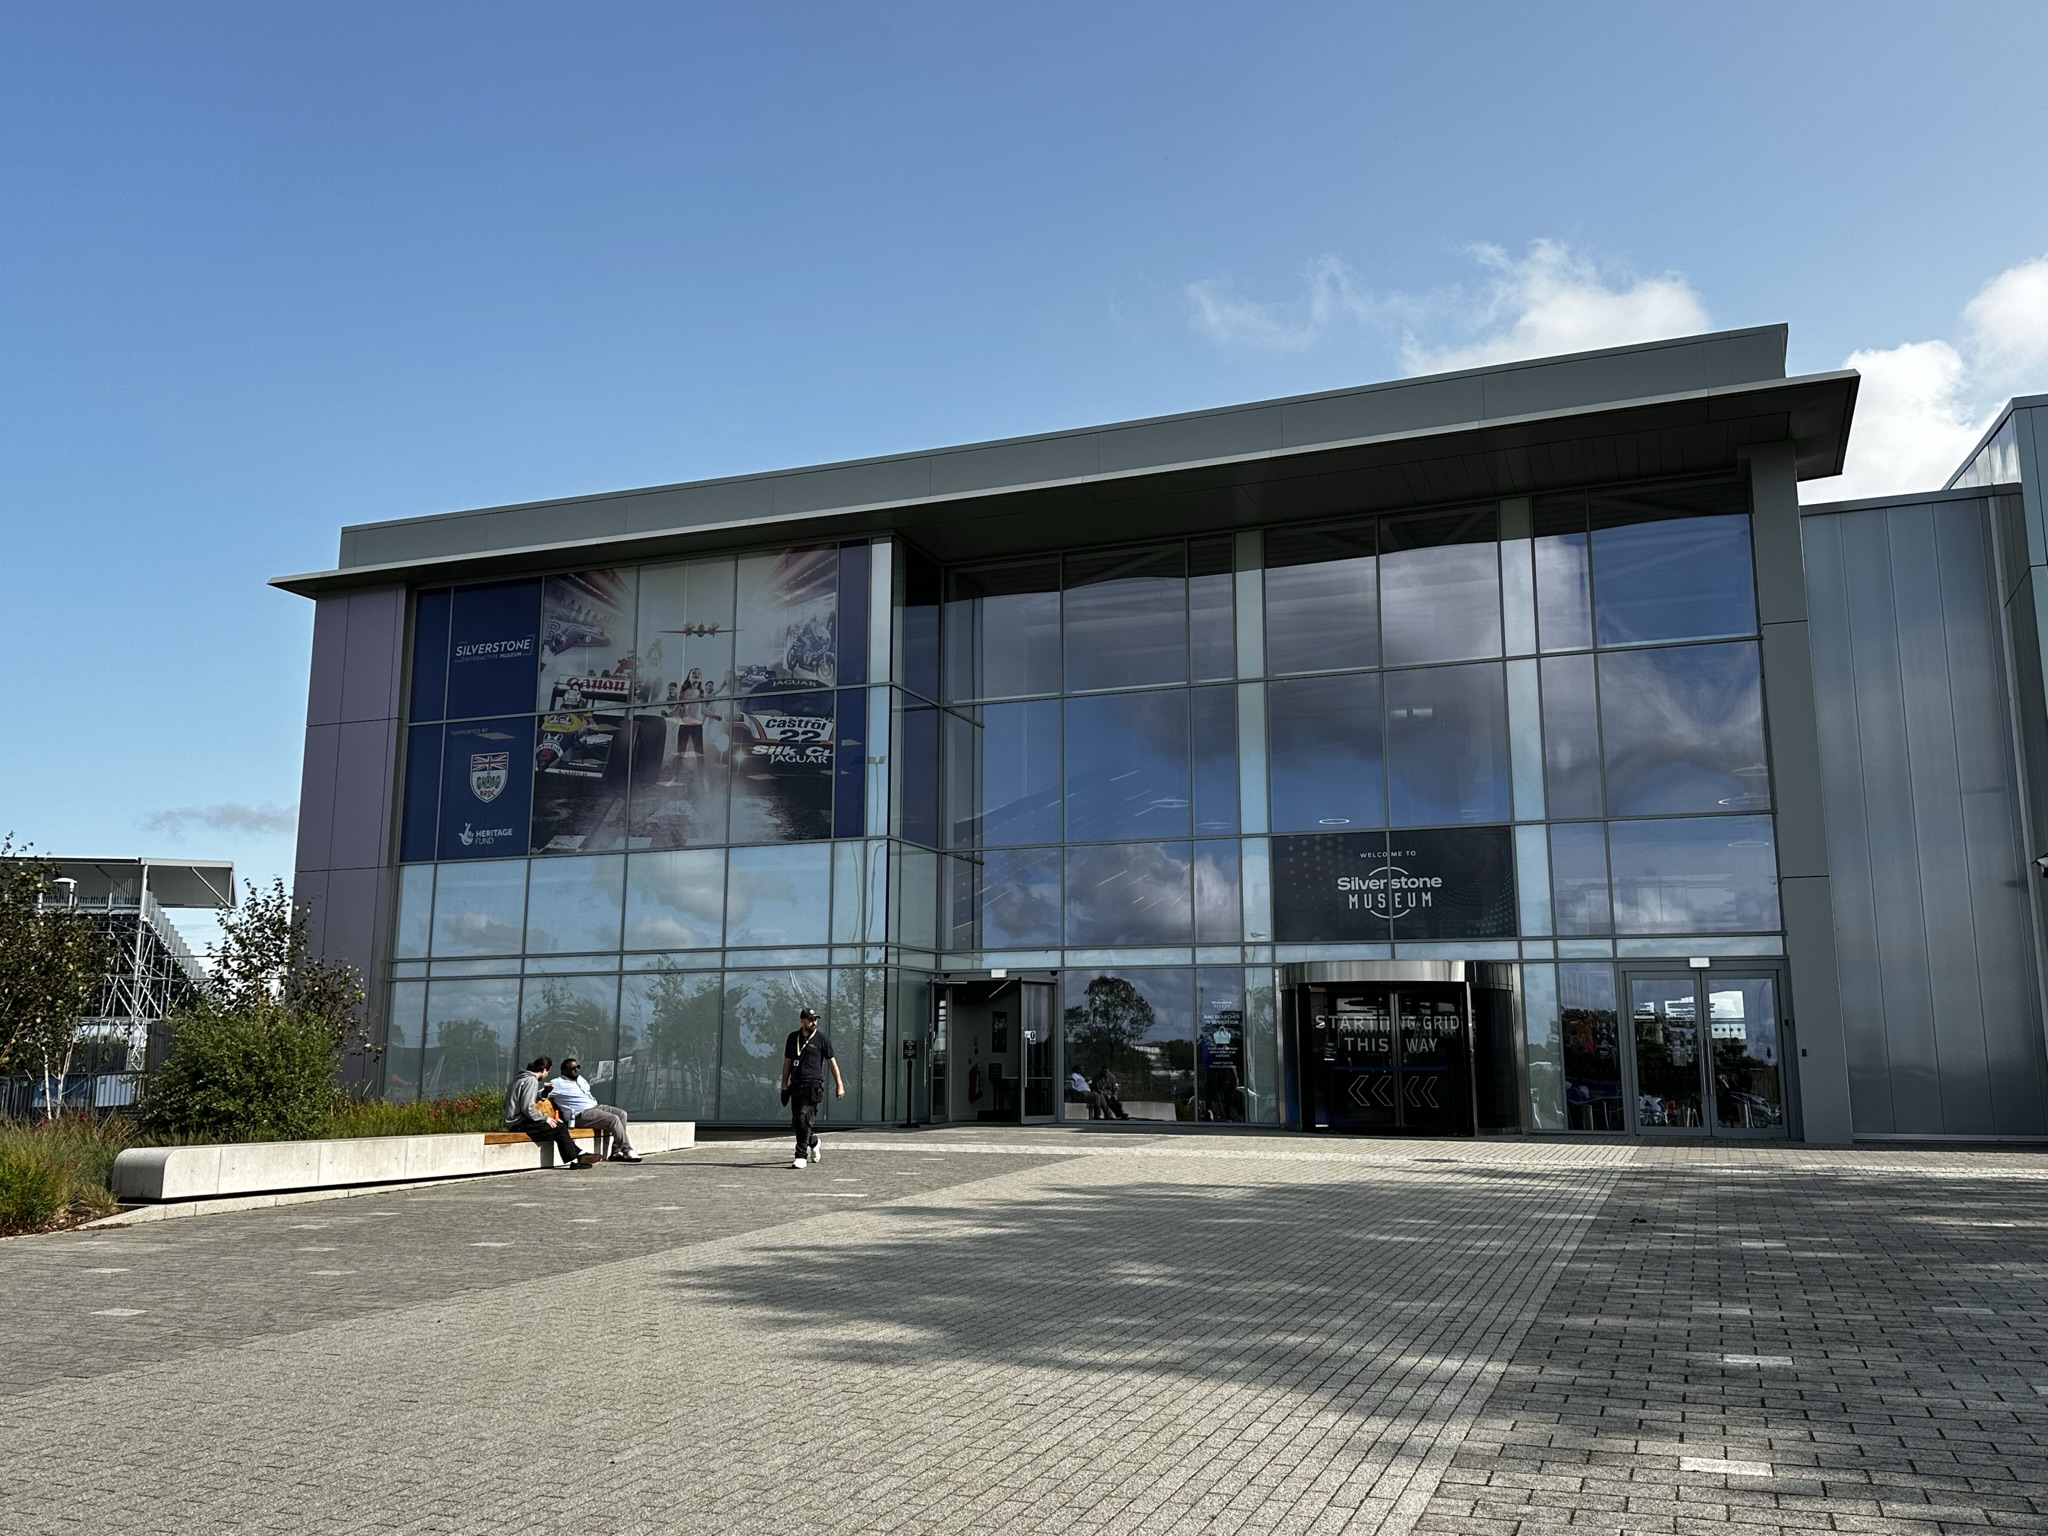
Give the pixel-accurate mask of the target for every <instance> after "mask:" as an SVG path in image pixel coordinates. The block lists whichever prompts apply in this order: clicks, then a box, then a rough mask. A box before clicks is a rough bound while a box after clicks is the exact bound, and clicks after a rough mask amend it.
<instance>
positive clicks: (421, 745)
mask: <svg viewBox="0 0 2048 1536" xmlns="http://www.w3.org/2000/svg"><path fill="white" fill-rule="evenodd" d="M403 795H404V799H403V809H402V811H401V820H400V828H401V830H400V832H399V840H398V857H399V858H400V859H401V860H403V861H405V862H406V863H414V862H420V861H424V860H427V859H431V858H432V857H433V856H434V852H435V849H436V846H437V845H438V844H439V842H440V833H439V828H440V815H441V727H440V726H438V725H414V726H408V727H407V728H406V732H405V788H404V790H403Z"/></svg>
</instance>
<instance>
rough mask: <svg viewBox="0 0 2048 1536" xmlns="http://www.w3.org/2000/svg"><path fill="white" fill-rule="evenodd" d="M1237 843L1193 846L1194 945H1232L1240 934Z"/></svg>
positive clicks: (1240, 913)
mask: <svg viewBox="0 0 2048 1536" xmlns="http://www.w3.org/2000/svg"><path fill="white" fill-rule="evenodd" d="M1238 887H1239V880H1238V859H1237V844H1236V843H1234V842H1201V843H1197V844H1195V942H1196V943H1197V944H1236V943H1238V942H1240V940H1241V938H1242V934H1241V932H1240V926H1241V924H1242V923H1243V921H1244V919H1243V916H1242V911H1243V896H1242V894H1241V892H1240V891H1239V888H1238Z"/></svg>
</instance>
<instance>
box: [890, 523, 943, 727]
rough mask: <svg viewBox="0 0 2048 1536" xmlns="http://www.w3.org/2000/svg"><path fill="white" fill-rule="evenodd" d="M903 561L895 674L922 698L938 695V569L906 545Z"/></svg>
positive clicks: (900, 548) (901, 553) (897, 617)
mask: <svg viewBox="0 0 2048 1536" xmlns="http://www.w3.org/2000/svg"><path fill="white" fill-rule="evenodd" d="M896 548H897V550H898V553H899V555H900V557H901V559H902V561H903V568H902V586H903V606H902V607H901V608H900V609H898V610H897V613H896V637H897V642H898V652H897V657H896V677H897V679H898V680H899V681H901V682H902V684H903V686H904V687H906V688H908V689H909V690H910V691H911V692H912V693H915V694H917V695H918V696H919V697H921V698H926V699H936V698H937V697H938V696H939V592H940V585H939V568H938V566H937V565H935V564H934V563H933V562H932V560H931V559H930V558H929V557H928V556H926V555H923V554H920V553H919V552H918V551H917V550H915V549H911V548H910V547H908V546H907V545H900V544H899V545H897V546H896Z"/></svg>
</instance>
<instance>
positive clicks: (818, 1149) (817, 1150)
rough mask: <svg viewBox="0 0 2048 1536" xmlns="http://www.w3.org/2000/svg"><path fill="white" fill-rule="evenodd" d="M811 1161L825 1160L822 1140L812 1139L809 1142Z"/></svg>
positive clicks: (820, 1161) (819, 1161)
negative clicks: (812, 1140)
mask: <svg viewBox="0 0 2048 1536" xmlns="http://www.w3.org/2000/svg"><path fill="white" fill-rule="evenodd" d="M811 1161H812V1162H814V1163H822V1162H823V1161H825V1143H823V1142H822V1141H814V1142H812V1143H811Z"/></svg>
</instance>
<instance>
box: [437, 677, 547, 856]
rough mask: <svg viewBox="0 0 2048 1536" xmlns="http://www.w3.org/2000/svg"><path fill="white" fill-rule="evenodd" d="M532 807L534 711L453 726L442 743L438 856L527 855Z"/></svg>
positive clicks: (448, 729) (449, 728)
mask: <svg viewBox="0 0 2048 1536" xmlns="http://www.w3.org/2000/svg"><path fill="white" fill-rule="evenodd" d="M528 682H529V683H530V682H531V679H530V678H529V679H528ZM532 811H533V716H532V715H520V716H518V717H516V718H513V719H506V720H476V721H471V722H469V723H467V724H463V725H451V726H449V727H448V728H447V736H446V738H445V742H444V745H443V747H442V749H441V822H440V827H441V837H440V846H439V847H438V849H437V850H436V852H437V854H438V856H439V857H441V858H443V859H451V860H452V859H503V858H509V857H516V856H520V855H524V854H525V852H526V836H527V830H528V826H529V823H530V822H531V820H532Z"/></svg>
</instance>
